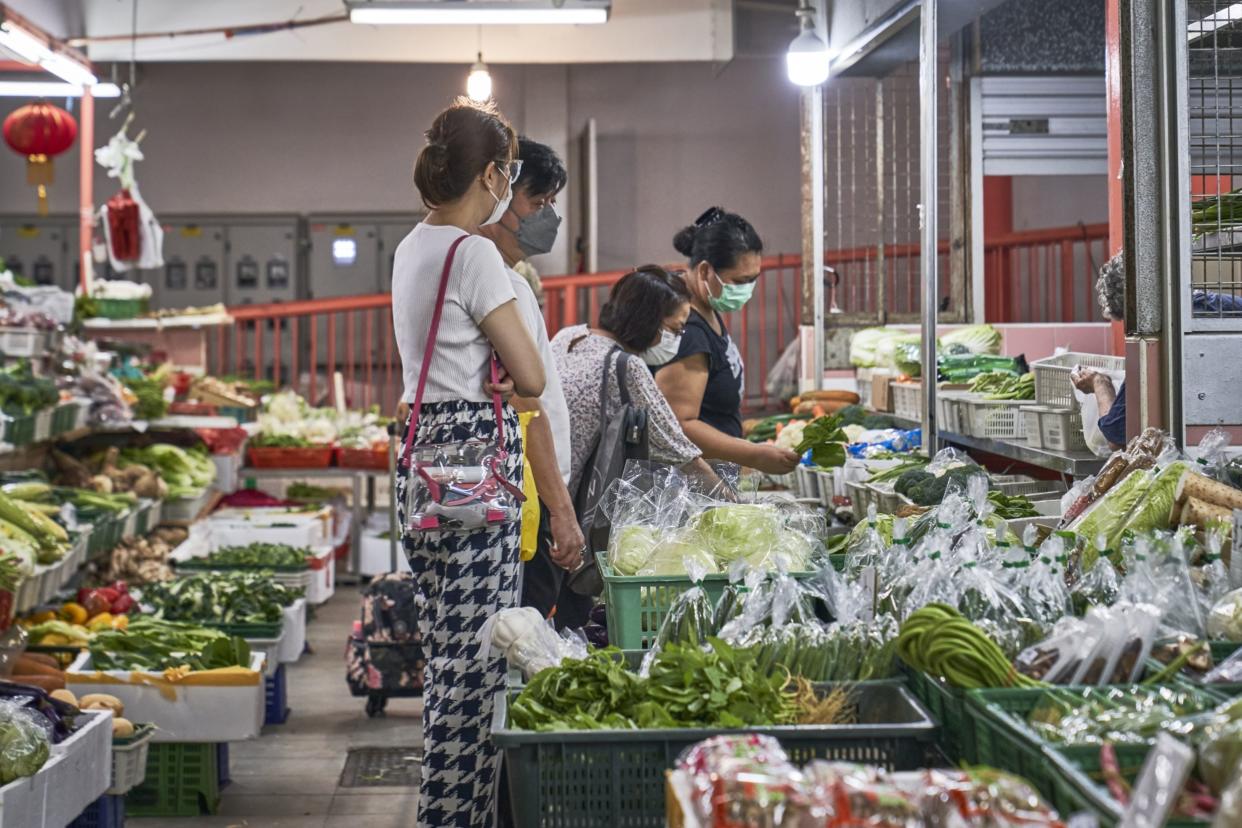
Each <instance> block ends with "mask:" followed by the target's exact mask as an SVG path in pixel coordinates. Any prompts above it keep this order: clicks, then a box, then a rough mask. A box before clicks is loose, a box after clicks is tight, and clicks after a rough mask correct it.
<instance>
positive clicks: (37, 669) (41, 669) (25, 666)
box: [13, 653, 65, 687]
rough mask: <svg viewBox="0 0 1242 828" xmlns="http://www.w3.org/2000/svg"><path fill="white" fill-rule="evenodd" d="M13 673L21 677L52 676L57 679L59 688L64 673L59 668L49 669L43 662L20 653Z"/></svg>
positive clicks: (63, 678) (62, 682) (62, 684)
mask: <svg viewBox="0 0 1242 828" xmlns="http://www.w3.org/2000/svg"><path fill="white" fill-rule="evenodd" d="M13 672H15V673H17V674H19V675H23V676H52V677H54V678H59V679H60V680H61V686H62V687H63V686H64V680H65V673H64V671H62V670H61V669H60V667H49V666H48V665H47V664H45V663H44V662H42V661H36V660H35V659H33V658H31V657H30V654H29V653H22V654H21V655H20V656H18V657H17V664H16V666H14V668H13Z"/></svg>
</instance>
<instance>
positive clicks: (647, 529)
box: [608, 524, 660, 575]
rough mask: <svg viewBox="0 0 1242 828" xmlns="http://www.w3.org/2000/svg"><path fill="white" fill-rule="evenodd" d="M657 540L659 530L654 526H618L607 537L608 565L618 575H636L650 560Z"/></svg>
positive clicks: (658, 539) (658, 538)
mask: <svg viewBox="0 0 1242 828" xmlns="http://www.w3.org/2000/svg"><path fill="white" fill-rule="evenodd" d="M659 542H660V530H658V529H657V528H656V527H654V526H641V525H636V524H630V525H628V526H618V527H616V528H614V529H613V531H612V533H611V534H610V536H609V538H608V565H609V566H611V567H612V568H613V569H615V570H616V571H617V574H618V575H636V574H638V571H639V570H640V569H642V568H643V567H644V566H646V564H647V561H649V560H651V555H652V553H653V552H655V549H656V546H657V545H658V544H659Z"/></svg>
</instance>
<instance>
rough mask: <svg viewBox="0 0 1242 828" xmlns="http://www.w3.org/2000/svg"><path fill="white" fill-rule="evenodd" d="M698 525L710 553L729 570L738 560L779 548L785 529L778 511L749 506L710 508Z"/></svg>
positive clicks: (735, 505)
mask: <svg viewBox="0 0 1242 828" xmlns="http://www.w3.org/2000/svg"><path fill="white" fill-rule="evenodd" d="M694 525H695V529H697V530H698V532H699V533H700V534H701V535H702V537H703V540H704V541H706V543H707V548H708V550H710V551H711V553H712V554H713V555H715V556H716V560H717V561H719V562H720V563H721V565H722V566H724V567H726V568H727V567H728V565H729V564H731V563H733V561H735V560H737V559H738V558H747V559H750V558H755V557H762V556H763V555H766V554H767V553H768V552H770V551H771V550H772V548H773V547H774V546H775V545H776V542H777V540H778V539H779V533H780V530H781V521H780V517H779V516H778V515H777V513H776V510H774V509H772V508H771V507H769V506H756V505H753V504H745V503H736V504H729V505H725V506H717V507H715V508H713V509H708V510H707V511H705V512H703V513H702V514H701V515H699V517H698V519H697V520H696V521H695V524H694Z"/></svg>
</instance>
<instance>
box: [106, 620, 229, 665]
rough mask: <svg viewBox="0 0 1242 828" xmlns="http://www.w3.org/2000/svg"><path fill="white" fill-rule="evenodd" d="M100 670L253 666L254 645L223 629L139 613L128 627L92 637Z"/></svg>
mask: <svg viewBox="0 0 1242 828" xmlns="http://www.w3.org/2000/svg"><path fill="white" fill-rule="evenodd" d="M90 651H91V663H92V665H93V666H94V667H95V669H97V670H141V671H156V672H160V671H163V670H166V669H169V668H171V667H183V666H184V667H189V668H190V669H191V670H196V671H197V670H218V669H222V668H224V667H249V666H250V646H249V645H248V644H246V642H245V640H243V639H241V638H238V637H236V636H227V635H225V634H224V633H222V632H220V631H219V630H211V629H207V628H204V627H200V626H198V625H197V624H187V623H182V622H177V621H165V620H162V619H158V618H150V617H147V616H139V617H137V618H135V619H134V620H132V621H131V622H130V623H129V626H128V627H126V628H125V629H124V630H104V631H101V632H98V633H96V634H95V637H94V638H93V639H92V640H91V645H90Z"/></svg>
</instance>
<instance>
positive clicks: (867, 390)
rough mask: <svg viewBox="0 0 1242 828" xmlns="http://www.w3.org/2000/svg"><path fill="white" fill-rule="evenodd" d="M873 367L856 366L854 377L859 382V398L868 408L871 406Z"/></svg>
mask: <svg viewBox="0 0 1242 828" xmlns="http://www.w3.org/2000/svg"><path fill="white" fill-rule="evenodd" d="M873 370H874V369H872V368H856V369H855V371H854V379H855V381H856V382H857V383H858V399H860V400H862V404H863V405H864V406H866V407H868V408H870V407H871V373H872V371H873Z"/></svg>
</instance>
